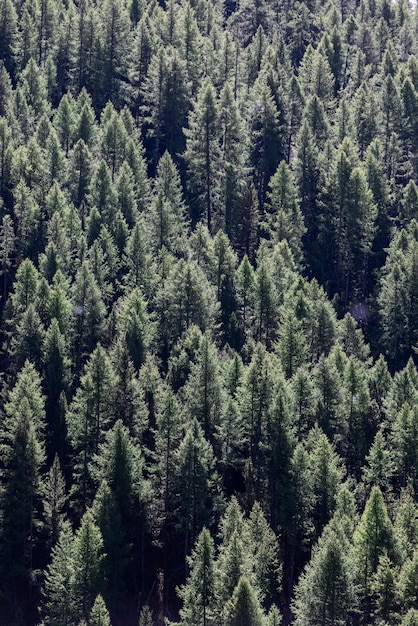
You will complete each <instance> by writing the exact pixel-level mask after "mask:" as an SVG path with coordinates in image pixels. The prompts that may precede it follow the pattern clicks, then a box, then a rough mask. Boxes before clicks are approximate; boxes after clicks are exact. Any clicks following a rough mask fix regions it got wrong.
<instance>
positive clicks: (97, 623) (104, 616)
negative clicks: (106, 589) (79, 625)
mask: <svg viewBox="0 0 418 626" xmlns="http://www.w3.org/2000/svg"><path fill="white" fill-rule="evenodd" d="M89 626H111V623H110V615H109V611H108V610H107V607H106V604H105V602H104V600H103V598H102V596H101V595H100V594H99V595H98V596H96V599H95V601H94V604H93V608H92V609H91V611H90V617H89Z"/></svg>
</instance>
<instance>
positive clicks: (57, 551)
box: [41, 522, 75, 626]
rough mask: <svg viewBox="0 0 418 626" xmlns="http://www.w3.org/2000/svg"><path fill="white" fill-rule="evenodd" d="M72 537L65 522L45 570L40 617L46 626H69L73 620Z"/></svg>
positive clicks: (68, 525)
mask: <svg viewBox="0 0 418 626" xmlns="http://www.w3.org/2000/svg"><path fill="white" fill-rule="evenodd" d="M73 548H74V536H73V532H72V530H71V525H70V523H69V522H65V523H64V525H63V527H62V529H61V532H60V535H59V538H58V541H57V543H56V545H55V546H54V547H53V549H52V554H51V562H50V563H49V565H48V567H47V569H46V570H45V580H44V584H43V588H42V603H41V615H42V618H43V621H44V623H45V625H46V626H71V625H72V624H74V618H75V601H74V594H73V576H74V563H73V557H74V553H73Z"/></svg>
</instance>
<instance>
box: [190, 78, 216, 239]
mask: <svg viewBox="0 0 418 626" xmlns="http://www.w3.org/2000/svg"><path fill="white" fill-rule="evenodd" d="M218 116H219V111H218V103H217V99H216V93H215V90H214V88H213V85H212V83H211V81H210V79H209V78H207V79H206V80H205V81H204V82H203V83H202V85H201V87H200V89H199V91H198V94H197V98H196V101H195V103H194V107H193V110H192V111H191V112H190V114H189V124H188V128H187V129H185V131H184V132H185V134H186V151H185V153H184V158H185V161H186V164H187V169H188V188H189V193H190V202H191V207H192V221H193V222H196V221H197V220H199V219H202V218H203V220H204V222H205V223H206V225H207V227H208V230H209V232H211V231H212V229H213V227H214V221H215V216H216V214H219V211H220V207H221V202H222V198H221V187H220V165H221V149H220V144H219V131H218Z"/></svg>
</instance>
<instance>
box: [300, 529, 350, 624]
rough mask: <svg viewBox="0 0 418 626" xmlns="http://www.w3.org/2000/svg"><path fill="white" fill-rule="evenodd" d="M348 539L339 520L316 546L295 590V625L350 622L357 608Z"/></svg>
mask: <svg viewBox="0 0 418 626" xmlns="http://www.w3.org/2000/svg"><path fill="white" fill-rule="evenodd" d="M347 548H348V541H347V538H346V537H345V536H344V533H343V530H342V528H339V527H338V522H336V523H331V524H330V525H329V527H327V528H326V529H325V530H324V532H323V534H322V536H321V538H320V540H319V541H318V544H317V545H316V546H315V548H314V550H313V553H312V557H311V560H310V562H309V564H308V565H307V567H306V568H305V570H304V572H303V574H302V576H301V578H300V579H299V582H298V584H297V587H296V591H295V602H294V610H295V613H296V620H295V624H297V625H298V626H299V625H302V624H306V623H309V624H311V623H312V624H318V625H320V626H328V625H329V626H331V625H334V624H346V623H347V617H348V614H349V613H350V612H351V611H353V610H354V608H355V591H354V590H355V587H354V581H353V571H352V568H351V566H350V562H349V560H348V558H347Z"/></svg>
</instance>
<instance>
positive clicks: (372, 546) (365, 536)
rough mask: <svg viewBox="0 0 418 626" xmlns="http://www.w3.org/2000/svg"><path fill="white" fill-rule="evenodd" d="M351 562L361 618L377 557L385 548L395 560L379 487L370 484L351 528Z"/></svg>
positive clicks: (368, 605)
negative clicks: (359, 513) (364, 504)
mask: <svg viewBox="0 0 418 626" xmlns="http://www.w3.org/2000/svg"><path fill="white" fill-rule="evenodd" d="M353 543H354V554H353V558H354V562H355V563H356V567H357V580H358V584H359V592H360V599H361V602H362V613H363V615H364V617H365V618H367V616H368V615H370V611H371V608H372V604H371V602H372V580H373V574H375V573H376V572H377V568H378V565H379V558H380V557H381V556H382V555H383V554H384V553H385V552H386V553H387V554H388V556H389V558H392V559H393V560H395V561H396V558H397V554H396V550H395V543H394V536H393V527H392V523H391V521H390V520H389V516H388V513H387V510H386V505H385V503H384V500H383V496H382V492H381V491H380V489H379V487H377V486H374V487H373V488H372V490H371V493H370V496H369V498H368V500H367V502H366V506H365V508H364V511H363V515H362V516H361V520H360V522H359V524H358V526H357V528H356V530H355V533H354V537H353Z"/></svg>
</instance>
